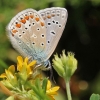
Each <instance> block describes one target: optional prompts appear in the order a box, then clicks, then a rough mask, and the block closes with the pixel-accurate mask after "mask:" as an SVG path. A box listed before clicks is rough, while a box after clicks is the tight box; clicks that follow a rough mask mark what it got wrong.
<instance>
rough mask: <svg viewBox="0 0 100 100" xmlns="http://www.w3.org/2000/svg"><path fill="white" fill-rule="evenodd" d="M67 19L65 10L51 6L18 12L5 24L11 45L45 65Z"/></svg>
mask: <svg viewBox="0 0 100 100" xmlns="http://www.w3.org/2000/svg"><path fill="white" fill-rule="evenodd" d="M66 21H67V10H66V9H64V8H59V7H53V8H46V9H44V10H40V11H36V10H34V9H26V10H24V11H22V12H19V13H18V14H17V15H16V16H15V17H14V18H12V20H11V21H10V23H9V24H8V26H7V31H8V37H9V38H10V41H11V43H12V45H13V47H14V48H15V49H16V50H17V51H18V52H19V53H21V54H22V55H23V56H25V57H28V58H29V59H30V60H34V59H35V60H37V64H38V65H39V64H43V65H45V66H46V65H47V64H48V63H49V60H48V59H49V58H50V56H51V54H52V53H53V51H54V50H55V48H56V46H57V43H58V41H59V39H60V37H61V35H62V32H63V29H64V27H65V24H66Z"/></svg>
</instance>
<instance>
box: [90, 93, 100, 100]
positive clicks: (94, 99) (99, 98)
mask: <svg viewBox="0 0 100 100" xmlns="http://www.w3.org/2000/svg"><path fill="white" fill-rule="evenodd" d="M90 100H100V95H99V94H94V93H93V94H92V95H91V97H90Z"/></svg>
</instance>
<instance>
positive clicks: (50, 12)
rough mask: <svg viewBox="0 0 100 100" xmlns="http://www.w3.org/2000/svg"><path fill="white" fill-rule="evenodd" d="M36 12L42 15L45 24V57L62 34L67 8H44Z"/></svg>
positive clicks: (51, 51)
mask: <svg viewBox="0 0 100 100" xmlns="http://www.w3.org/2000/svg"><path fill="white" fill-rule="evenodd" d="M38 13H40V15H41V16H42V18H43V19H44V21H45V24H46V43H47V45H46V49H45V53H46V54H47V55H48V57H47V59H48V58H49V57H50V56H51V54H52V53H53V51H54V50H55V48H56V46H57V43H58V41H59V39H60V37H61V35H62V32H63V30H64V27H65V24H66V21H67V17H68V14H67V10H66V9H64V8H60V7H52V8H46V9H44V10H40V11H39V12H38Z"/></svg>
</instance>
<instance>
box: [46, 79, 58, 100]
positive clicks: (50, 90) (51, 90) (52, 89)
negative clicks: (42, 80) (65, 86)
mask: <svg viewBox="0 0 100 100" xmlns="http://www.w3.org/2000/svg"><path fill="white" fill-rule="evenodd" d="M58 89H59V86H55V87H51V82H50V81H49V80H48V83H47V90H46V94H47V95H48V96H49V97H50V99H51V100H55V99H54V95H57V91H58Z"/></svg>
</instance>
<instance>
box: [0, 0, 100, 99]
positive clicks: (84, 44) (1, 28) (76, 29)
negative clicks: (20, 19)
mask: <svg viewBox="0 0 100 100" xmlns="http://www.w3.org/2000/svg"><path fill="white" fill-rule="evenodd" d="M47 7H64V8H66V9H67V10H68V21H67V24H66V27H65V30H64V32H63V35H62V37H61V39H60V41H59V43H58V46H57V48H56V50H55V52H54V53H56V52H57V53H58V54H61V52H62V50H63V49H65V50H66V53H67V51H73V52H74V53H75V57H76V58H77V60H78V69H77V71H76V72H75V74H74V75H73V77H72V79H71V91H72V96H73V100H89V97H90V95H91V94H92V93H93V92H94V93H99V94H100V0H0V74H1V73H3V72H4V70H5V68H7V67H8V66H10V65H11V64H16V57H17V56H18V55H19V54H18V52H17V51H16V50H14V49H13V48H12V46H11V43H10V42H9V40H8V38H7V35H6V26H7V24H8V23H9V22H10V20H11V18H12V17H14V16H15V15H16V14H17V13H18V12H20V11H22V10H24V9H27V8H33V9H36V10H40V9H44V8H47ZM52 58H53V55H52V56H51V58H50V59H51V60H52ZM54 78H55V80H56V82H57V84H58V85H60V86H61V93H63V94H65V85H64V81H63V79H61V78H60V77H59V76H58V75H57V74H56V72H55V71H54ZM5 98H6V96H5V95H3V94H2V93H0V100H5ZM61 98H62V97H61ZM57 100H63V99H57ZM65 100H67V99H66V97H65Z"/></svg>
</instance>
